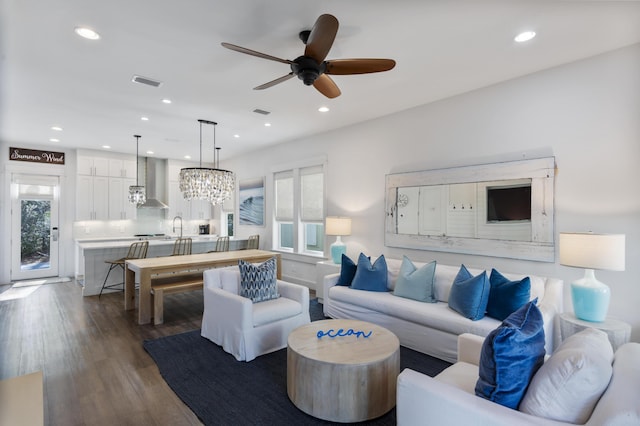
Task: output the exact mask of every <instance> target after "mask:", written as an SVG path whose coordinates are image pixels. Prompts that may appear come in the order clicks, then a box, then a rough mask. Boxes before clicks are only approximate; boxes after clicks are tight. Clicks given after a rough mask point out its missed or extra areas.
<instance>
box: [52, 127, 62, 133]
mask: <svg viewBox="0 0 640 426" xmlns="http://www.w3.org/2000/svg"><path fill="white" fill-rule="evenodd" d="M51 130H55V131H56V132H61V131H62V127H59V126H51Z"/></svg>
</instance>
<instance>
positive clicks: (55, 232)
mask: <svg viewBox="0 0 640 426" xmlns="http://www.w3.org/2000/svg"><path fill="white" fill-rule="evenodd" d="M51 240H53V241H58V227H56V226H54V227H53V228H51Z"/></svg>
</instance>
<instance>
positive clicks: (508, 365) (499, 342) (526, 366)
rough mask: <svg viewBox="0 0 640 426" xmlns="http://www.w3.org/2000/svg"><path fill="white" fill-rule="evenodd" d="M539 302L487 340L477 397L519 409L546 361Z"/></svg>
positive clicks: (522, 310) (511, 317) (518, 313)
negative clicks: (530, 385) (534, 376)
mask: <svg viewBox="0 0 640 426" xmlns="http://www.w3.org/2000/svg"><path fill="white" fill-rule="evenodd" d="M537 300H538V299H535V300H532V301H531V302H529V303H527V304H526V305H524V306H523V307H521V308H520V309H518V310H517V311H515V312H514V313H512V314H511V315H509V316H508V317H507V318H506V319H505V320H504V321H503V322H502V324H501V325H500V326H499V327H498V328H496V329H495V330H493V331H492V332H491V333H489V335H488V336H487V338H486V339H485V341H484V343H483V344H482V352H481V353H480V365H479V378H478V381H477V382H476V388H475V392H476V395H478V396H480V397H482V398H485V399H488V400H489V401H493V402H495V403H498V404H500V405H504V406H505V407H509V408H513V409H514V410H517V409H518V405H520V401H521V400H522V398H523V397H524V394H525V392H526V390H527V387H528V386H529V382H530V381H531V378H532V377H533V375H534V374H535V373H536V371H538V368H540V366H542V363H543V362H544V354H545V351H544V328H543V319H542V313H541V312H540V310H539V309H538V307H537V306H536V302H537Z"/></svg>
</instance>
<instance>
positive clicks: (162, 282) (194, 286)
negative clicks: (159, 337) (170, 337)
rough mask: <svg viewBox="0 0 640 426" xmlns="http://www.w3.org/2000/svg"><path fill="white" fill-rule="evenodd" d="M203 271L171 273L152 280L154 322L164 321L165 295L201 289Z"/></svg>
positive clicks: (160, 322)
mask: <svg viewBox="0 0 640 426" xmlns="http://www.w3.org/2000/svg"><path fill="white" fill-rule="evenodd" d="M202 285H203V281H202V272H196V273H189V274H171V275H169V276H160V277H156V278H153V279H152V280H151V306H152V307H153V323H154V324H156V325H157V324H162V323H163V322H164V295H165V294H171V293H181V292H184V291H193V290H201V289H202Z"/></svg>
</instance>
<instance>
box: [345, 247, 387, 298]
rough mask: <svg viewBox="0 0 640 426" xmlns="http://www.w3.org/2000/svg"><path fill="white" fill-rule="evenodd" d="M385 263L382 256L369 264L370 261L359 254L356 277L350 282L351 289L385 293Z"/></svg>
mask: <svg viewBox="0 0 640 426" xmlns="http://www.w3.org/2000/svg"><path fill="white" fill-rule="evenodd" d="M387 281H388V278H387V261H386V260H385V258H384V255H380V257H379V258H377V259H376V261H375V262H373V265H372V264H371V260H370V259H369V258H368V257H367V256H365V255H364V254H362V253H360V256H359V257H358V267H357V268H356V275H355V276H354V277H353V281H352V282H351V288H353V289H356V290H368V291H387Z"/></svg>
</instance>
